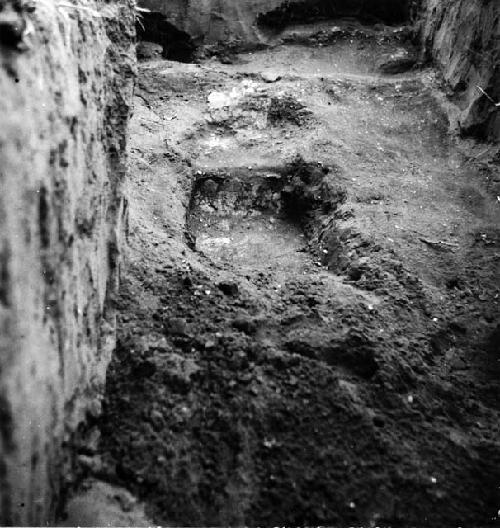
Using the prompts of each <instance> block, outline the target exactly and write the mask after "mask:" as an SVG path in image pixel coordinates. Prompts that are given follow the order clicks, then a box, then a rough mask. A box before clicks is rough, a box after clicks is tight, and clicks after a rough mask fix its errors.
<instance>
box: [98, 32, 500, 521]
mask: <svg viewBox="0 0 500 528" xmlns="http://www.w3.org/2000/svg"><path fill="white" fill-rule="evenodd" d="M307 32H309V33H307ZM338 35H339V28H338V27H336V28H330V29H329V28H327V27H322V28H321V31H319V33H318V32H317V31H316V33H315V32H314V30H311V28H309V29H308V28H305V27H298V28H296V29H294V30H289V32H288V38H287V39H286V42H287V43H285V44H282V45H279V46H276V47H274V48H272V49H267V50H263V51H258V52H254V53H245V54H241V55H239V56H237V57H235V58H234V60H232V61H225V62H232V64H221V63H220V62H218V61H217V60H215V59H211V60H206V61H205V62H202V63H200V64H181V63H175V62H169V61H163V60H162V61H150V62H145V63H143V64H142V65H141V68H140V75H139V86H138V89H137V98H136V99H137V104H136V109H135V116H134V119H133V123H132V130H131V167H130V178H129V183H128V185H129V196H130V203H129V211H130V225H129V235H128V236H129V243H130V249H129V254H128V266H127V268H126V269H125V270H123V282H122V290H121V296H120V298H119V299H117V305H118V307H119V312H120V315H119V342H118V347H117V350H116V354H115V357H114V360H113V362H112V365H111V368H110V370H109V374H108V380H107V394H106V400H105V406H104V416H103V418H102V420H101V421H100V423H99V426H100V429H101V435H102V437H101V444H100V457H101V458H100V463H99V464H98V468H97V470H96V469H95V468H94V470H93V473H94V474H96V475H97V476H99V477H101V478H105V479H107V480H109V481H113V482H115V483H118V484H121V485H123V486H125V487H127V488H128V489H129V490H131V491H132V492H133V493H135V494H136V495H137V496H139V497H140V498H141V499H143V500H144V501H145V503H146V508H147V512H148V514H149V515H150V516H151V517H152V518H153V519H154V520H155V522H157V523H161V524H164V525H184V526H187V525H191V526H193V525H194V526H201V525H204V526H211V525H255V526H257V525H259V526H273V525H280V526H284V525H286V526H292V525H293V526H305V525H339V526H347V525H363V526H387V525H391V526H414V525H417V526H439V527H445V526H455V527H456V526H460V525H462V526H471V525H474V526H484V525H489V524H495V523H497V522H498V521H497V512H498V510H499V508H500V492H499V486H500V438H499V428H500V403H499V402H500V400H499V395H500V363H499V361H500V326H499V321H500V318H499V315H500V305H499V295H500V285H499V276H500V247H499V244H500V227H499V226H500V204H499V203H498V199H497V194H499V193H498V186H499V182H500V171H499V162H498V160H499V156H498V155H497V157H496V161H495V157H494V154H495V151H496V150H497V149H496V147H494V146H488V145H477V144H475V143H473V142H472V141H463V140H459V139H457V138H455V137H453V136H451V135H450V134H448V130H447V121H446V117H445V114H444V112H443V110H442V103H443V101H444V97H443V96H442V95H441V92H440V90H439V81H438V79H437V77H436V75H435V73H434V72H433V71H432V70H430V69H424V70H408V71H406V72H403V73H394V72H397V71H398V69H403V68H408V67H409V65H410V64H411V60H408V58H409V57H410V58H411V57H412V56H413V53H414V52H413V50H411V49H410V48H408V47H407V46H405V45H404V44H402V42H401V40H400V38H399V37H400V35H401V32H398V31H391V32H389V33H388V32H384V31H381V32H379V33H376V32H373V31H371V32H366V33H364V32H363V30H362V29H359V28H358V29H356V30H355V31H354V30H353V31H352V32H351V34H350V36H347V37H346V34H345V32H344V33H342V38H337V37H338ZM294 39H296V41H300V42H301V43H302V44H300V45H299V44H295V43H294ZM304 43H306V44H304ZM388 61H389V62H388ZM405 61H406V62H405ZM388 64H389V67H387V65H388ZM391 64H392V65H394V64H396V67H394V68H392V67H391ZM398 65H399V66H398ZM401 65H403V66H401ZM400 66H401V68H400ZM381 68H382V70H381ZM381 71H384V72H391V73H390V74H389V73H384V74H383V73H381Z"/></svg>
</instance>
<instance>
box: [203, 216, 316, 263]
mask: <svg viewBox="0 0 500 528" xmlns="http://www.w3.org/2000/svg"><path fill="white" fill-rule="evenodd" d="M204 227H205V230H204V231H202V232H200V233H199V234H198V236H197V240H196V248H197V249H198V250H199V251H202V252H203V253H204V254H206V255H207V256H209V257H211V258H212V259H213V260H216V261H221V262H224V263H228V264H231V265H232V266H234V267H235V268H236V269H239V270H241V271H246V270H248V271H250V270H257V269H259V270H260V269H262V270H264V269H269V268H275V267H277V266H278V267H279V268H280V269H281V270H282V271H283V272H285V271H290V272H291V271H294V272H297V271H300V270H303V271H305V270H306V268H307V267H308V266H309V265H310V264H311V261H312V259H311V256H310V255H309V254H308V253H307V247H306V243H305V238H304V235H303V233H302V232H301V230H300V229H299V228H298V227H296V226H294V225H292V224H290V223H289V222H287V221H286V220H283V219H281V218H278V217H276V216H273V215H271V214H268V213H261V212H259V211H251V212H250V213H249V214H248V215H246V216H242V215H234V216H224V217H216V218H211V219H210V220H209V221H206V222H205V226H204Z"/></svg>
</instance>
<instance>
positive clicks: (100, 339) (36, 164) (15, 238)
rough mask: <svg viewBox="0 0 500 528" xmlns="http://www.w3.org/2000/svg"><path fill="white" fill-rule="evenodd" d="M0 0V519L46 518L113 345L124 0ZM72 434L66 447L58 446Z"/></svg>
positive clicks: (27, 521) (126, 28) (120, 213)
mask: <svg viewBox="0 0 500 528" xmlns="http://www.w3.org/2000/svg"><path fill="white" fill-rule="evenodd" d="M34 7H35V10H34V11H33V10H32V8H30V7H29V5H28V4H27V3H26V2H19V1H14V2H10V1H5V0H3V1H0V92H1V93H2V97H1V98H0V122H1V125H0V188H1V189H2V192H1V193H0V328H1V329H0V524H2V525H12V524H14V525H33V524H35V525H41V524H45V523H47V522H48V523H50V522H51V519H53V514H54V509H55V506H56V499H57V497H58V495H59V494H60V490H61V488H62V487H63V485H64V484H67V482H64V481H63V474H66V475H68V476H70V474H71V473H70V472H69V471H68V469H69V467H70V465H71V459H70V457H69V453H70V451H69V449H66V447H67V446H68V445H69V444H70V443H71V438H72V435H73V433H74V432H75V430H76V429H77V426H78V424H79V423H80V422H81V421H82V420H84V419H85V418H86V416H87V415H88V414H89V413H90V414H96V413H98V412H99V409H100V395H101V393H102V388H103V383H104V378H105V373H106V368H107V364H108V362H109V359H110V356H111V352H112V350H113V347H114V331H115V321H114V316H113V309H112V303H111V302H110V301H111V299H112V296H113V293H114V292H115V290H116V288H117V281H118V274H119V265H120V264H119V261H120V245H121V232H122V222H123V219H124V215H125V204H126V202H125V199H124V197H123V194H122V189H121V186H122V180H123V178H124V174H125V165H124V161H125V144H126V131H127V123H128V118H129V112H130V101H131V97H132V87H133V77H134V75H133V62H134V49H133V43H134V38H135V37H134V32H135V30H134V16H133V10H132V2H129V1H120V2H87V1H83V0H82V1H78V2H75V3H74V4H71V3H68V2H52V1H48V0H47V1H42V0H40V1H38V2H36V3H34ZM64 446H66V447H64Z"/></svg>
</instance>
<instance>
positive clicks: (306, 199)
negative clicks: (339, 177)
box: [188, 159, 344, 278]
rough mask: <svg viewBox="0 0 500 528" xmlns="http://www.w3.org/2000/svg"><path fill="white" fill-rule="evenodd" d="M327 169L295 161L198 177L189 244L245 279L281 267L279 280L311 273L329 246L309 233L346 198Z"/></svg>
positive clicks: (193, 199)
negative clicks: (273, 166)
mask: <svg viewBox="0 0 500 528" xmlns="http://www.w3.org/2000/svg"><path fill="white" fill-rule="evenodd" d="M328 173H329V168H328V167H323V166H321V164H319V165H317V164H313V163H309V164H308V163H305V162H304V160H302V159H298V160H295V162H294V163H291V164H290V165H288V166H283V167H280V168H264V169H263V168H260V169H256V170H251V169H250V170H249V169H239V170H236V171H231V170H229V171H224V170H220V171H218V172H215V173H205V174H202V175H199V176H198V177H197V179H196V180H195V183H194V185H193V191H192V198H191V204H190V208H189V214H188V226H189V227H188V228H189V232H190V234H191V235H192V236H193V237H194V240H193V247H195V248H196V250H197V251H199V252H201V253H203V254H205V255H207V256H209V257H210V258H211V259H213V260H214V261H216V262H219V263H220V264H223V265H229V266H231V267H232V270H233V273H237V274H241V275H243V276H245V275H246V276H247V277H248V278H250V277H251V276H252V275H254V274H256V273H260V272H262V271H265V270H267V271H270V270H279V271H280V275H281V276H282V278H284V277H286V276H287V273H288V275H290V274H293V273H303V274H306V273H311V271H312V272H313V273H314V266H318V267H322V266H323V264H324V263H325V261H327V259H326V258H325V256H326V255H327V254H328V250H327V249H326V248H324V247H322V246H321V244H320V243H318V242H319V241H318V240H317V239H316V240H312V239H311V236H314V234H316V233H317V232H318V227H319V226H318V225H317V224H318V223H319V221H320V218H321V217H325V216H327V215H331V214H333V213H334V210H335V208H336V207H337V205H338V203H337V202H341V201H342V198H343V197H344V195H343V194H342V192H339V190H338V189H336V190H335V192H333V191H332V188H331V187H330V186H329V184H328V182H327V179H326V175H327V174H328ZM331 229H333V227H331ZM322 257H323V258H322Z"/></svg>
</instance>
